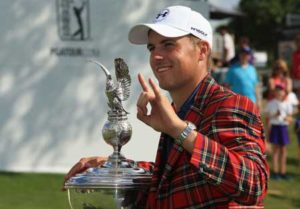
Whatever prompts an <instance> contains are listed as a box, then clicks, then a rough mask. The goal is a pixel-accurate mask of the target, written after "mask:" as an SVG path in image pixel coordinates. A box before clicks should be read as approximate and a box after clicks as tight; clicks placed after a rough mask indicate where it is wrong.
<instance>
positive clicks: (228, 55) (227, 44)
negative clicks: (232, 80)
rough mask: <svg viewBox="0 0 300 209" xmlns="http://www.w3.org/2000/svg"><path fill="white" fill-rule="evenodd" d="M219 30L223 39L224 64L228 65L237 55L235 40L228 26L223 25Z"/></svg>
mask: <svg viewBox="0 0 300 209" xmlns="http://www.w3.org/2000/svg"><path fill="white" fill-rule="evenodd" d="M219 31H220V34H221V36H222V40H223V65H224V66H228V65H229V64H230V62H231V60H232V59H233V58H234V56H235V45H234V40H233V38H232V35H230V34H229V32H228V29H227V26H221V27H220V29H219Z"/></svg>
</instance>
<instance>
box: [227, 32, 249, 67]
mask: <svg viewBox="0 0 300 209" xmlns="http://www.w3.org/2000/svg"><path fill="white" fill-rule="evenodd" d="M241 49H246V50H249V51H250V52H251V53H250V59H249V63H250V64H251V65H253V64H254V52H253V49H252V48H251V47H250V41H249V38H248V37H247V36H241V37H240V38H239V42H238V46H237V51H239V50H241ZM238 61H239V56H238V54H236V55H235V56H234V58H233V59H232V60H231V61H230V64H234V63H237V62H238Z"/></svg>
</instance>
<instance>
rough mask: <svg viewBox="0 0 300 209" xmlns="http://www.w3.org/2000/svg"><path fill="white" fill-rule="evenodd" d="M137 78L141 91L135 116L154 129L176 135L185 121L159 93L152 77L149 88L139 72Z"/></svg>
mask: <svg viewBox="0 0 300 209" xmlns="http://www.w3.org/2000/svg"><path fill="white" fill-rule="evenodd" d="M138 79H139V82H140V84H141V86H142V89H143V91H142V93H141V95H140V97H139V99H138V102H137V118H138V119H139V120H141V121H143V122H144V123H145V124H147V125H149V126H151V127H152V128H153V129H154V130H156V131H159V132H164V133H166V134H169V135H170V136H172V137H174V138H176V137H178V136H179V134H180V133H181V131H182V130H183V129H184V128H185V127H186V123H185V122H184V121H182V120H181V119H180V118H179V117H178V116H177V115H176V113H175V111H174V109H173V107H172V105H171V104H170V102H169V101H168V98H167V97H166V96H163V95H162V94H161V93H160V89H159V87H158V86H157V85H156V84H155V83H154V81H153V80H152V79H149V84H150V86H151V88H150V87H149V86H148V84H147V83H146V81H145V79H144V77H143V76H142V75H141V74H139V75H138ZM148 103H150V105H151V111H150V113H148V109H147V105H148Z"/></svg>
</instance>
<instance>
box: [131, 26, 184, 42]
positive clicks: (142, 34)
mask: <svg viewBox="0 0 300 209" xmlns="http://www.w3.org/2000/svg"><path fill="white" fill-rule="evenodd" d="M150 29H151V30H154V31H155V32H156V33H158V34H160V35H162V36H164V37H169V38H174V37H180V36H185V35H187V34H189V32H186V31H183V30H180V29H177V28H174V27H172V26H168V25H164V24H140V25H136V26H134V27H133V28H132V29H131V30H130V31H129V34H128V39H129V41H130V42H131V43H133V44H147V43H148V32H149V30H150Z"/></svg>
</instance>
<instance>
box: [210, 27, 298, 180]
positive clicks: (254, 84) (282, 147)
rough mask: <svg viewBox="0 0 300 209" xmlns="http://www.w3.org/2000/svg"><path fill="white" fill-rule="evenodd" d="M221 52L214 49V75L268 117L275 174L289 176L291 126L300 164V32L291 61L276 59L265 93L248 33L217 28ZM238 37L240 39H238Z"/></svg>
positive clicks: (273, 171)
mask: <svg viewBox="0 0 300 209" xmlns="http://www.w3.org/2000/svg"><path fill="white" fill-rule="evenodd" d="M217 32H218V34H219V37H220V40H218V42H217V43H215V44H216V45H217V47H219V49H220V48H221V50H219V51H218V52H217V53H216V52H215V53H214V52H213V53H212V65H211V75H212V76H213V77H214V78H215V80H217V81H218V82H219V83H220V84H222V85H223V86H225V87H227V88H230V89H231V90H232V91H234V92H236V93H238V94H241V95H244V96H247V97H249V98H250V99H251V100H252V101H253V102H254V103H256V105H257V107H258V108H259V110H260V111H261V113H262V115H263V116H264V120H265V123H264V124H265V130H266V135H267V138H268V142H267V143H268V152H269V154H270V155H271V158H272V159H271V162H272V165H271V178H272V179H274V180H289V179H290V176H289V175H288V174H287V173H288V172H287V170H286V159H287V145H288V144H289V143H290V138H291V137H290V136H289V132H288V130H289V126H293V129H292V130H294V132H295V134H296V136H297V140H298V142H297V143H298V160H299V166H300V104H299V100H300V34H298V35H296V36H295V37H294V40H293V42H294V50H293V53H292V57H291V58H290V60H292V62H291V64H287V60H285V59H284V58H282V57H278V59H276V60H274V62H273V63H272V66H271V70H270V72H269V76H268V78H267V82H266V86H265V88H264V89H265V92H264V95H265V96H264V97H263V96H262V95H263V94H262V85H261V83H262V82H261V81H260V77H259V74H258V72H257V69H256V66H255V56H254V53H255V51H254V49H253V48H252V47H251V43H250V40H249V38H248V37H247V36H242V37H238V38H236V37H235V36H234V34H232V33H230V32H229V30H228V28H227V27H226V26H221V27H219V28H218V29H217ZM235 38H236V39H237V40H235Z"/></svg>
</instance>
